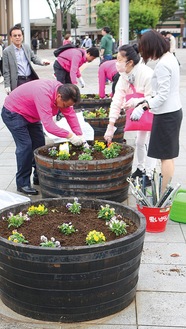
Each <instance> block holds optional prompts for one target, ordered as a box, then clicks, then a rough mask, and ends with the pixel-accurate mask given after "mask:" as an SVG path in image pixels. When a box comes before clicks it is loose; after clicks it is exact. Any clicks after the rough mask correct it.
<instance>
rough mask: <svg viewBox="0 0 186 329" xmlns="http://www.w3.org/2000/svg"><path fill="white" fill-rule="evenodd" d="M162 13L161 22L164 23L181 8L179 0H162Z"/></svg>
mask: <svg viewBox="0 0 186 329" xmlns="http://www.w3.org/2000/svg"><path fill="white" fill-rule="evenodd" d="M160 5H161V15H160V22H161V23H163V22H165V21H166V20H167V18H170V17H172V16H173V15H174V13H175V11H176V10H177V9H178V8H179V6H178V1H176V0H160Z"/></svg>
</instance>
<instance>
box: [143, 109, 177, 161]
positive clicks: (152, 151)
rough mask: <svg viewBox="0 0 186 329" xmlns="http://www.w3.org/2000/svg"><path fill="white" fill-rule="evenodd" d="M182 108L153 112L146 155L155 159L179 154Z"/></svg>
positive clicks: (170, 157) (169, 157)
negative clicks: (172, 110)
mask: <svg viewBox="0 0 186 329" xmlns="http://www.w3.org/2000/svg"><path fill="white" fill-rule="evenodd" d="M182 117H183V113H182V109H180V110H179V111H175V112H169V113H164V114H158V115H157V114H154V119H153V124H152V131H151V136H150V142H149V148H148V156H149V157H151V158H156V159H162V160H165V159H173V158H176V157H177V156H178V154H179V133H180V126H181V121H182Z"/></svg>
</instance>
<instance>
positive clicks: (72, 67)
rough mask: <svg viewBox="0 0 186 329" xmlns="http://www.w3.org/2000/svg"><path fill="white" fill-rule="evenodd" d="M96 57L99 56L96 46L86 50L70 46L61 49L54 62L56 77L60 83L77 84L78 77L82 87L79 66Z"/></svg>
mask: <svg viewBox="0 0 186 329" xmlns="http://www.w3.org/2000/svg"><path fill="white" fill-rule="evenodd" d="M96 57H99V50H98V49H97V48H96V47H91V48H89V49H87V50H84V49H80V48H70V49H67V50H65V51H63V52H62V53H60V54H59V55H58V57H57V59H56V60H55V62H54V73H55V76H56V79H57V80H58V81H60V82H61V83H73V84H77V78H79V82H80V84H81V87H84V81H83V79H82V76H81V73H80V71H79V68H80V67H81V66H82V65H83V64H84V63H86V62H92V61H93V60H94V59H95V58H96Z"/></svg>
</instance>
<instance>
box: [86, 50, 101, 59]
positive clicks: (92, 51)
mask: <svg viewBox="0 0 186 329" xmlns="http://www.w3.org/2000/svg"><path fill="white" fill-rule="evenodd" d="M88 53H89V54H90V56H93V57H95V58H96V57H99V49H98V48H96V47H91V48H88V49H87V54H88Z"/></svg>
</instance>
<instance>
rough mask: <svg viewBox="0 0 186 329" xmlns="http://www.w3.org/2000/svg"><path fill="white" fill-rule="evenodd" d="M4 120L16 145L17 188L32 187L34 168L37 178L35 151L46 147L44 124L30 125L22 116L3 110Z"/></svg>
mask: <svg viewBox="0 0 186 329" xmlns="http://www.w3.org/2000/svg"><path fill="white" fill-rule="evenodd" d="M1 116H2V119H3V121H4V123H5V124H6V126H7V128H8V129H9V130H10V132H11V134H12V136H13V138H14V141H15V144H16V152H15V153H16V160H17V173H16V184H17V187H18V188H19V187H23V186H30V176H31V173H32V167H34V176H35V177H37V171H36V165H35V160H34V154H33V151H34V150H35V149H36V148H38V147H40V146H43V145H45V138H44V134H43V128H42V124H41V123H40V122H36V123H30V122H28V121H27V120H26V119H25V118H24V117H23V116H22V115H20V114H18V113H15V112H10V111H8V110H7V109H6V108H5V107H3V109H2V114H1Z"/></svg>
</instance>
